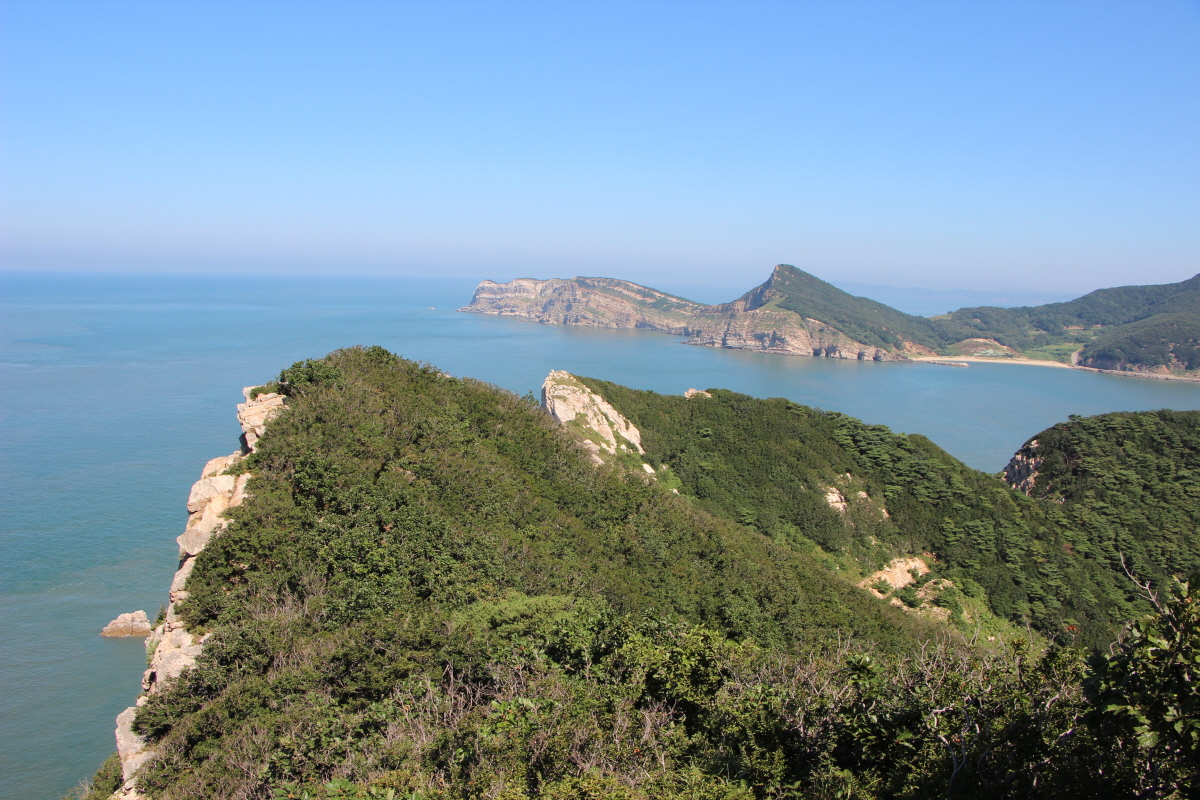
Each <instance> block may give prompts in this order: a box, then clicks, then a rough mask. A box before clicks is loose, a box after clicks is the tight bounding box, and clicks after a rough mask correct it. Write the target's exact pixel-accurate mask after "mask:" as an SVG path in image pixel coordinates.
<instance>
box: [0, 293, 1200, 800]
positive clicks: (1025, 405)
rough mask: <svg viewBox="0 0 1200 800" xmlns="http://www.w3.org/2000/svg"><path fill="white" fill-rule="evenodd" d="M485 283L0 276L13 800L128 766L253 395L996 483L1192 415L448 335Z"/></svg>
mask: <svg viewBox="0 0 1200 800" xmlns="http://www.w3.org/2000/svg"><path fill="white" fill-rule="evenodd" d="M473 288H474V283H473V282H464V281H431V280H392V281H387V280H367V279H354V280H350V279H347V280H335V279H285V278H239V277H235V276H187V277H148V276H128V275H126V276H121V275H62V274H59V275H42V276H37V275H30V274H21V273H0V492H2V493H3V494H2V496H0V687H2V689H0V774H2V775H3V780H0V797H2V798H5V799H6V800H7V799H8V798H11V799H12V800H55V798H59V797H61V795H62V794H63V793H65V792H67V791H68V790H70V789H71V788H72V787H73V786H76V785H77V784H78V783H79V782H80V781H81V780H84V779H86V778H88V777H90V775H91V774H92V772H93V771H94V770H95V769H96V767H97V766H99V764H100V762H101V761H103V760H104V759H105V758H106V757H107V756H108V755H109V754H110V753H112V752H113V750H114V749H115V745H114V739H113V727H114V723H113V719H114V717H115V716H116V715H117V714H118V713H119V712H120V711H121V710H122V709H123V708H125V707H126V706H128V705H130V704H131V703H132V702H133V700H134V698H135V697H136V696H137V693H138V689H139V682H140V678H141V673H142V670H143V669H144V667H145V652H144V650H143V646H142V641H141V640H140V639H138V640H109V639H102V638H101V637H100V636H99V631H100V629H101V628H102V627H103V626H104V625H105V624H106V623H107V622H108V621H109V620H111V619H112V618H113V617H115V616H116V615H117V614H119V613H121V612H125V611H134V610H136V609H144V610H145V611H146V613H147V614H148V615H149V616H150V617H151V618H153V617H154V616H155V614H156V613H157V611H158V608H159V606H160V605H161V604H162V603H163V602H164V601H165V600H166V593H167V587H168V584H169V582H170V580H171V575H172V573H173V571H174V569H175V566H176V545H175V541H174V539H175V537H176V536H177V535H179V533H181V532H182V530H183V526H184V522H185V520H186V512H185V509H184V502H185V500H186V498H187V494H188V490H189V489H190V487H191V484H192V483H193V482H194V481H195V480H196V479H197V478H198V477H199V473H200V469H201V467H202V466H203V465H204V463H205V462H206V461H207V460H208V459H210V458H213V457H215V456H218V455H225V454H228V453H231V452H233V451H234V450H235V449H236V448H237V438H238V433H239V429H238V426H237V421H236V419H235V416H234V414H235V408H234V406H235V404H236V403H238V402H241V399H242V397H241V388H242V387H243V386H250V385H255V384H259V383H263V382H265V381H268V380H270V379H271V378H273V377H274V376H275V375H276V374H277V373H278V372H279V370H280V369H281V368H283V367H286V366H288V365H290V364H291V363H293V362H294V361H297V360H299V359H303V358H309V357H315V356H321V355H323V354H325V353H326V352H328V351H330V350H333V349H336V348H339V347H346V346H350V345H356V344H364V345H370V344H379V345H382V346H384V347H386V348H388V349H389V350H392V351H393V352H396V353H399V354H401V355H403V356H406V357H408V358H412V359H417V360H421V361H428V362H431V363H433V364H435V365H437V366H438V367H440V368H442V369H443V370H445V371H447V372H449V373H451V374H453V375H459V376H466V375H469V376H473V377H476V378H480V379H482V380H486V381H490V382H492V383H495V384H497V385H499V386H502V387H504V388H505V389H509V390H511V391H513V392H517V393H518V394H524V393H525V392H527V391H531V390H532V391H534V392H535V393H536V392H537V391H538V389H539V387H540V386H541V382H542V379H543V378H544V377H545V375H546V373H547V372H549V371H550V370H551V369H565V370H568V371H570V372H574V373H577V374H581V375H587V376H593V377H598V378H604V379H607V380H612V381H616V382H618V383H623V384H626V385H629V386H634V387H637V388H642V389H653V390H655V391H658V392H664V393H681V392H683V391H684V390H685V389H687V388H689V387H696V388H701V389H703V388H710V387H722V388H728V389H733V390H736V391H740V392H745V393H747V394H751V395H756V396H760V397H776V396H782V397H787V398H790V399H792V400H794V401H796V402H799V403H804V404H808V405H814V406H819V407H821V408H825V409H833V410H838V411H843V412H846V413H848V414H852V415H854V416H857V417H860V418H862V419H865V420H866V421H868V422H871V423H883V424H886V425H889V426H891V427H892V428H893V429H895V430H898V431H906V432H918V433H923V434H926V435H927V436H929V437H930V438H932V439H933V440H934V441H935V442H937V443H938V444H940V445H941V446H942V447H945V448H946V449H947V450H949V451H950V452H951V453H953V454H954V455H956V456H957V457H958V458H960V459H962V460H963V461H965V462H966V463H968V464H970V465H971V466H973V467H977V468H979V469H982V470H985V471H987V472H997V471H999V470H1000V469H1002V468H1003V467H1004V465H1005V464H1006V463H1007V461H1008V458H1009V456H1010V455H1011V454H1012V453H1013V451H1015V450H1016V449H1017V448H1019V447H1020V446H1021V445H1022V444H1023V443H1024V442H1025V441H1026V440H1027V439H1029V438H1030V437H1032V436H1033V435H1034V434H1036V433H1038V432H1039V431H1040V430H1042V429H1044V428H1046V427H1047V426H1049V425H1052V424H1053V423H1055V422H1059V421H1062V420H1065V419H1066V418H1067V416H1068V415H1069V414H1083V415H1089V414H1097V413H1101V412H1106V411H1118V410H1139V409H1156V408H1175V409H1200V384H1194V383H1183V382H1169V381H1154V380H1137V379H1132V378H1122V377H1116V376H1107V375H1097V374H1093V373H1086V372H1081V371H1076V370H1066V369H1053V368H1047V367H1029V366H1017V365H1007V364H995V365H993V364H972V365H971V367H970V368H968V369H954V368H950V367H942V366H935V365H928V364H876V363H871V362H866V363H864V362H857V361H837V360H826V359H816V358H803V357H787V356H775V355H762V354H754V353H744V352H737V351H731V350H717V349H711V348H702V347H687V346H682V345H681V344H680V343H679V341H680V340H679V339H678V338H676V337H671V336H665V335H662V334H655V333H648V332H639V331H611V330H602V329H590V328H576V327H565V326H549V325H538V324H536V323H532V322H529V321H524V320H518V319H506V318H499V317H490V316H483V315H476V314H461V313H456V312H455V309H456V308H458V307H460V306H463V305H465V304H466V303H467V302H469V301H470V298H471V292H472V290H473Z"/></svg>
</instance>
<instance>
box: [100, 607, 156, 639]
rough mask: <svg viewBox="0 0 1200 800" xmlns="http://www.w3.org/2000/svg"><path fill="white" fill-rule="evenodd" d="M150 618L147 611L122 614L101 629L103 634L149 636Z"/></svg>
mask: <svg viewBox="0 0 1200 800" xmlns="http://www.w3.org/2000/svg"><path fill="white" fill-rule="evenodd" d="M150 631H151V625H150V619H149V618H148V617H147V616H146V612H145V611H134V612H131V613H129V614H120V615H118V616H117V618H116V619H114V620H113V621H112V622H110V623H108V624H107V625H105V626H104V630H102V631H100V635H101V636H149V635H150Z"/></svg>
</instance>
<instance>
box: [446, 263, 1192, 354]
mask: <svg viewBox="0 0 1200 800" xmlns="http://www.w3.org/2000/svg"><path fill="white" fill-rule="evenodd" d="M459 310H460V311H469V312H475V313H481V314H498V315H504V316H520V317H527V318H530V319H534V320H537V321H538V322H542V323H547V324H559V325H592V326H599V327H611V328H639V329H643V330H654V331H661V332H663V333H670V334H674V335H676V336H683V337H687V343H688V344H698V345H706V346H710V347H728V348H734V349H740V350H761V351H765V352H773V353H782V354H787V355H813V356H823V357H828V358H851V359H862V360H873V361H898V360H899V361H902V360H905V359H907V358H908V357H911V356H930V355H936V354H941V355H963V356H967V355H971V356H980V355H982V356H991V357H997V358H1006V357H1013V356H1028V357H1031V358H1037V359H1048V360H1056V361H1061V362H1064V363H1071V361H1072V354H1074V353H1076V352H1077V351H1079V352H1078V356H1077V358H1078V363H1079V364H1080V365H1082V366H1089V367H1093V368H1097V369H1107V370H1119V371H1125V372H1147V373H1155V374H1161V375H1178V376H1183V375H1191V374H1200V372H1197V371H1198V370H1200V355H1197V354H1198V353H1200V350H1198V349H1197V347H1198V345H1197V342H1198V341H1200V275H1197V276H1196V277H1193V278H1190V279H1189V280H1186V281H1182V282H1180V283H1174V284H1163V285H1159V286H1124V287H1118V288H1113V289H1100V290H1097V291H1095V292H1092V293H1090V294H1087V295H1085V296H1083V297H1080V298H1078V299H1076V300H1071V301H1069V302H1066V303H1051V304H1048V305H1042V306H1033V307H1026V308H994V307H979V308H963V309H959V310H958V311H954V312H952V313H950V314H944V315H941V316H938V317H934V318H928V319H927V318H925V317H918V316H913V315H911V314H905V313H903V312H901V311H897V310H896V309H894V308H890V307H889V306H886V305H884V304H883V303H878V302H876V301H874V300H870V299H868V298H865V297H855V296H854V295H851V294H848V293H846V292H844V291H842V290H841V289H838V288H837V287H835V286H832V285H831V284H828V283H826V282H825V281H822V280H820V279H819V278H816V277H815V276H813V275H810V274H808V273H807V272H804V271H803V270H800V269H797V268H796V267H793V266H791V265H789V264H779V265H777V266H776V267H775V269H774V270H773V271H772V273H771V277H770V278H768V279H767V280H766V282H764V283H763V284H761V285H759V286H757V287H755V288H754V289H752V290H750V291H749V292H747V293H746V294H744V295H742V296H741V297H740V298H738V299H737V300H734V301H733V302H730V303H722V304H719V305H711V306H710V305H703V304H701V303H694V302H692V301H690V300H685V299H683V298H681V297H676V296H674V295H669V294H666V293H664V292H660V291H658V290H656V289H649V288H647V287H645V286H639V285H638V284H635V283H630V282H629V281H622V280H616V279H613V278H570V279H553V280H548V281H539V280H533V279H530V278H521V279H518V280H514V281H512V282H510V283H506V284H498V283H494V282H492V281H484V282H483V283H481V284H480V285H479V287H478V288H477V289H476V290H475V295H474V296H473V298H472V300H471V303H470V305H468V306H466V307H464V308H462V309H459Z"/></svg>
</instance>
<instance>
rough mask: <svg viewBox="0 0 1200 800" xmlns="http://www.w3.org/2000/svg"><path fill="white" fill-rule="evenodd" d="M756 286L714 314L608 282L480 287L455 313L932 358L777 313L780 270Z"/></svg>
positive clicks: (769, 346)
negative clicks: (891, 348)
mask: <svg viewBox="0 0 1200 800" xmlns="http://www.w3.org/2000/svg"><path fill="white" fill-rule="evenodd" d="M775 269H776V272H775V273H773V274H772V277H771V279H769V280H768V281H767V282H766V283H764V284H763V285H762V286H759V287H758V288H757V289H755V290H754V291H752V292H749V293H747V294H746V295H745V296H743V297H741V298H739V299H737V300H735V301H733V302H732V303H722V304H720V305H715V306H706V305H703V304H700V303H694V302H692V301H690V300H685V299H683V298H681V297H675V296H674V295H669V294H667V293H665V292H660V291H657V290H655V289H649V288H647V287H645V286H639V285H638V284H636V283H630V282H629V281H621V280H616V279H613V278H570V279H562V278H555V279H552V280H547V281H541V280H534V279H532V278H518V279H517V280H514V281H511V282H509V283H495V282H494V281H484V282H483V283H481V284H479V287H478V288H477V289H476V290H475V296H474V297H473V298H472V300H471V304H470V305H468V306H466V307H464V308H461V309H459V310H460V311H470V312H474V313H479V314H498V315H502V316H516V317H527V318H529V319H533V320H537V321H538V322H542V323H546V324H553V325H592V326H596V327H603V328H641V329H644V330H652V331H661V332H663V333H670V334H674V335H676V336H686V337H688V341H687V344H696V345H704V346H706V347H727V348H732V349H736V350H759V351H764V352H770V353H782V354H786V355H805V356H821V357H825V358H848V359H859V360H871V361H904V360H906V358H907V357H906V356H905V355H904V354H905V353H906V352H911V353H914V354H917V353H919V354H922V355H934V352H933V351H932V350H929V349H928V348H924V347H921V346H919V345H914V344H910V343H905V344H904V345H903V346H902V348H900V349H899V350H896V351H889V350H885V349H883V348H879V347H874V346H871V345H867V344H863V343H862V342H857V341H855V340H854V339H852V338H850V337H849V336H847V335H846V334H844V333H842V332H841V331H840V330H838V329H837V328H835V327H833V326H832V325H828V324H826V323H824V322H821V321H820V320H815V319H808V318H806V317H802V316H800V315H799V314H796V313H795V312H792V311H787V310H785V309H783V308H780V307H778V306H777V305H775V303H776V302H777V301H778V300H779V299H780V298H781V297H782V295H781V294H780V293H779V292H778V290H776V289H775V288H774V287H773V281H774V278H775V276H776V275H777V274H778V272H779V270H780V269H781V267H776V268H775Z"/></svg>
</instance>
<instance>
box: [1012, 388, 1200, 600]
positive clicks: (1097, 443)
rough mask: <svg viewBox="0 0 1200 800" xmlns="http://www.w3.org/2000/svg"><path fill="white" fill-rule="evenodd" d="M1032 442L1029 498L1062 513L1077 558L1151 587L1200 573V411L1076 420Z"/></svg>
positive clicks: (1152, 412) (1060, 425) (1164, 411)
mask: <svg viewBox="0 0 1200 800" xmlns="http://www.w3.org/2000/svg"><path fill="white" fill-rule="evenodd" d="M1034 441H1036V442H1037V446H1036V447H1033V448H1027V449H1026V450H1024V451H1023V452H1027V453H1029V454H1030V455H1032V456H1034V457H1036V458H1037V459H1038V460H1039V461H1040V464H1039V466H1038V472H1037V477H1036V480H1035V482H1034V486H1033V489H1032V494H1033V495H1034V496H1035V497H1040V498H1046V499H1048V500H1051V501H1053V502H1054V505H1057V506H1058V507H1059V508H1061V509H1062V514H1063V516H1064V517H1065V519H1066V523H1067V526H1068V527H1069V528H1070V529H1071V530H1072V531H1075V532H1077V533H1076V535H1075V541H1076V550H1077V551H1078V550H1079V548H1080V547H1081V546H1086V547H1087V548H1088V550H1089V552H1090V553H1091V554H1092V555H1094V556H1095V557H1097V558H1100V559H1103V560H1105V561H1108V562H1109V563H1116V564H1119V563H1120V561H1121V559H1122V558H1124V560H1125V561H1126V562H1127V563H1128V564H1129V566H1130V568H1131V569H1132V571H1133V572H1134V573H1135V574H1136V575H1138V576H1140V577H1141V578H1143V579H1149V580H1152V581H1154V582H1156V583H1161V582H1163V581H1165V580H1166V578H1167V576H1169V575H1173V574H1189V573H1191V572H1195V571H1197V570H1200V411H1169V410H1162V411H1146V412H1138V413H1128V412H1120V413H1115V414H1102V415H1100V416H1097V417H1087V418H1082V417H1078V418H1074V419H1072V420H1071V421H1070V422H1064V423H1061V424H1058V425H1055V426H1054V427H1052V428H1049V429H1048V430H1045V431H1042V432H1041V433H1039V434H1038V435H1037V436H1036V437H1034Z"/></svg>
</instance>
